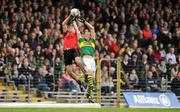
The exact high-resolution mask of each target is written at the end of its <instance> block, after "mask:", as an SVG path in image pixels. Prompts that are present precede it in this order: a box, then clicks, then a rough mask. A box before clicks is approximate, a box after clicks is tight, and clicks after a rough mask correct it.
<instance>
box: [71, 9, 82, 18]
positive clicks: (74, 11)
mask: <svg viewBox="0 0 180 112" xmlns="http://www.w3.org/2000/svg"><path fill="white" fill-rule="evenodd" d="M70 14H71V16H74V17H77V16H79V14H80V12H79V10H78V9H76V8H73V9H71V13H70Z"/></svg>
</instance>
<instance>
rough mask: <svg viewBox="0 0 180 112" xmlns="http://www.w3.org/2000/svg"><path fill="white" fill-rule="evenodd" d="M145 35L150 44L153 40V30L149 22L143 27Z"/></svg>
mask: <svg viewBox="0 0 180 112" xmlns="http://www.w3.org/2000/svg"><path fill="white" fill-rule="evenodd" d="M143 37H144V39H145V40H146V44H147V45H149V44H150V42H151V37H152V32H151V29H150V26H149V25H148V24H147V25H145V27H144V29H143Z"/></svg>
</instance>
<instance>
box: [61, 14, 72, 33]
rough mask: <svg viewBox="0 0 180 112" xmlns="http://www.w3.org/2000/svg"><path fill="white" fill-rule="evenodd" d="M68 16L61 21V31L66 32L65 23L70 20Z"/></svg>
mask: <svg viewBox="0 0 180 112" xmlns="http://www.w3.org/2000/svg"><path fill="white" fill-rule="evenodd" d="M70 17H71V15H69V16H68V17H67V18H66V19H65V20H64V21H63V22H62V29H63V32H64V33H65V32H67V24H68V22H69V21H70Z"/></svg>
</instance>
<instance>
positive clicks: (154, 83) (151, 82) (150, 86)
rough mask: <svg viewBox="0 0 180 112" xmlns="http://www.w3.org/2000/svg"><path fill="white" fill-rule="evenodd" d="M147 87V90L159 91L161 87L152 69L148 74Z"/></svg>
mask: <svg viewBox="0 0 180 112" xmlns="http://www.w3.org/2000/svg"><path fill="white" fill-rule="evenodd" d="M147 75H148V76H147V82H146V83H147V85H146V86H147V87H146V90H147V91H151V92H157V91H160V87H159V85H158V80H157V79H154V78H153V73H152V72H151V71H149V72H148V74H147Z"/></svg>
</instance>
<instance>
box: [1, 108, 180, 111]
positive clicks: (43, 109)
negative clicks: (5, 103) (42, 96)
mask: <svg viewBox="0 0 180 112" xmlns="http://www.w3.org/2000/svg"><path fill="white" fill-rule="evenodd" d="M0 112H180V109H152V108H148V109H138V108H101V109H92V108H88V109H87V108H0Z"/></svg>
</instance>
